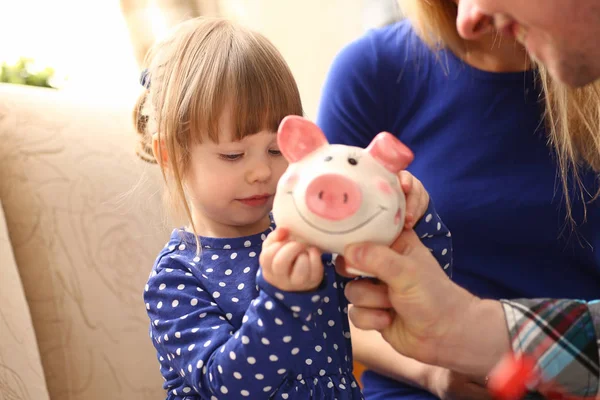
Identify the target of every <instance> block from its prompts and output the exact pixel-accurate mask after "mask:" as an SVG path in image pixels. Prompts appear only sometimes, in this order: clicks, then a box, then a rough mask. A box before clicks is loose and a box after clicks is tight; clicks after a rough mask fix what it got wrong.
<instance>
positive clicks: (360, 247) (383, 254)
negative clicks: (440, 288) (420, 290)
mask: <svg viewBox="0 0 600 400" xmlns="http://www.w3.org/2000/svg"><path fill="white" fill-rule="evenodd" d="M420 247H423V249H425V247H424V246H423V245H422V243H421V241H420V240H419V238H418V237H417V235H416V233H415V232H414V231H413V230H412V229H410V230H405V231H403V232H402V233H401V234H400V235H399V236H398V237H397V238H396V240H395V241H394V242H393V243H392V244H391V246H383V245H379V244H375V243H357V244H352V245H349V246H348V247H346V249H345V251H344V259H345V262H346V264H347V265H351V266H353V267H355V268H356V269H358V270H360V271H363V272H365V273H366V274H369V275H373V276H375V277H376V278H378V279H380V280H381V281H383V282H385V283H387V284H388V286H391V287H393V286H395V285H396V284H399V282H398V280H399V279H402V278H403V277H404V276H405V275H406V274H407V273H408V272H410V270H412V269H413V268H414V267H415V260H414V259H413V257H412V256H413V255H414V253H415V251H418V250H419V248H420ZM403 286H404V285H403Z"/></svg>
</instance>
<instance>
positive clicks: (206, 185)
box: [184, 109, 288, 237]
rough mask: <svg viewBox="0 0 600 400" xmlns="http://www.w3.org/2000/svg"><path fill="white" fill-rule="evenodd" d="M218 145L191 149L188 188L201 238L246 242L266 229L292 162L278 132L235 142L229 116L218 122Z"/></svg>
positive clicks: (208, 142)
mask: <svg viewBox="0 0 600 400" xmlns="http://www.w3.org/2000/svg"><path fill="white" fill-rule="evenodd" d="M219 128H220V132H219V143H214V142H212V141H209V140H207V141H205V142H204V143H202V144H195V145H193V146H192V147H191V149H190V151H191V157H190V165H189V168H188V169H187V171H186V174H185V178H184V181H185V182H184V183H185V188H186V191H187V194H188V197H189V200H190V205H191V208H192V217H193V219H194V224H195V225H196V229H197V231H198V232H197V233H198V234H200V235H207V236H222V237H227V236H230V237H231V236H243V235H249V234H254V233H258V232H260V231H262V230H264V229H267V227H268V225H269V223H270V221H269V217H268V215H269V212H270V211H271V208H272V206H273V197H274V195H275V190H276V188H277V182H278V181H279V178H280V177H281V175H282V174H283V173H284V171H285V169H286V168H287V165H288V164H287V161H286V160H285V158H284V157H283V156H282V155H281V152H280V151H279V147H278V146H277V135H276V133H274V132H268V131H261V132H258V133H256V134H253V135H249V136H245V137H244V138H243V139H242V140H240V141H233V140H232V138H233V127H232V123H231V118H230V111H229V110H228V109H225V110H224V112H223V114H222V115H221V118H220V120H219Z"/></svg>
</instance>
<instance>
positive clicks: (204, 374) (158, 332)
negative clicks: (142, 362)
mask: <svg viewBox="0 0 600 400" xmlns="http://www.w3.org/2000/svg"><path fill="white" fill-rule="evenodd" d="M199 283H200V281H199V280H198V279H196V277H194V276H193V274H192V273H190V272H188V271H185V270H184V269H177V268H164V269H161V270H159V271H158V272H157V274H156V275H154V276H152V277H151V278H150V279H149V282H148V286H147V288H146V289H147V290H146V292H145V301H146V307H147V312H148V314H149V316H150V319H151V335H152V339H153V340H154V341H155V344H156V346H157V348H159V349H160V353H162V354H166V355H167V356H166V358H167V359H168V360H169V362H170V365H172V366H173V368H174V369H176V371H177V372H178V373H179V375H180V376H181V377H182V378H183V379H184V380H185V382H186V384H187V387H185V388H183V390H182V391H183V393H178V394H179V395H185V394H188V393H190V392H195V393H198V394H200V397H201V398H207V399H208V398H211V397H212V396H214V397H217V398H218V399H240V398H244V397H249V398H268V397H269V395H270V394H271V393H274V392H275V391H276V390H277V388H278V386H279V385H281V384H282V382H283V381H284V380H285V379H286V378H287V376H286V374H287V373H288V368H289V367H290V360H289V357H290V354H292V355H293V354H297V353H298V352H299V351H300V348H301V347H302V335H306V334H307V332H308V331H309V329H308V327H307V326H306V325H304V323H303V322H302V321H301V320H300V318H297V316H294V313H293V312H292V311H290V309H289V308H287V307H286V306H284V305H282V304H281V303H280V301H279V300H278V299H277V298H272V297H271V296H269V295H268V294H267V293H265V292H264V291H260V292H259V296H258V297H257V298H256V299H254V300H253V301H251V302H250V307H249V308H248V309H247V311H246V313H245V314H244V316H243V319H242V321H241V326H237V327H235V326H234V325H233V323H232V322H231V316H230V315H227V314H225V313H224V312H223V311H221V309H220V308H219V307H218V306H217V304H216V299H215V298H213V296H212V294H210V293H208V292H207V291H206V290H204V288H203V287H200V286H199ZM308 302H309V303H311V304H312V299H311V297H308ZM190 394H192V393H190Z"/></svg>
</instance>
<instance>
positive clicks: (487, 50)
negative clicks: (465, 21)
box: [455, 33, 531, 72]
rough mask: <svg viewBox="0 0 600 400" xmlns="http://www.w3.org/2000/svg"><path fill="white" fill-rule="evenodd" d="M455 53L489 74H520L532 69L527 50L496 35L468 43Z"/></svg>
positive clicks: (515, 42)
mask: <svg viewBox="0 0 600 400" xmlns="http://www.w3.org/2000/svg"><path fill="white" fill-rule="evenodd" d="M455 53H456V55H457V56H458V57H459V58H461V59H462V60H463V61H464V62H466V63H467V64H469V65H470V66H472V67H474V68H477V69H480V70H483V71H488V72H520V71H526V70H528V69H530V68H531V61H530V58H529V56H528V55H527V52H526V51H525V48H524V47H523V46H522V45H520V44H519V43H518V42H517V41H516V40H514V39H512V38H506V37H502V36H501V35H499V34H496V33H490V34H488V35H485V36H483V37H481V38H480V39H478V40H470V41H467V42H465V46H464V47H463V49H459V50H458V51H455Z"/></svg>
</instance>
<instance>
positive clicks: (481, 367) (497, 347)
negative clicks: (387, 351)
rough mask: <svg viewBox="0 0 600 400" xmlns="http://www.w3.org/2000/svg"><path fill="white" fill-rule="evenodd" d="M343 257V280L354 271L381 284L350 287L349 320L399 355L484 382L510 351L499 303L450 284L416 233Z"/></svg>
mask: <svg viewBox="0 0 600 400" xmlns="http://www.w3.org/2000/svg"><path fill="white" fill-rule="evenodd" d="M344 255H345V257H338V259H337V260H336V268H337V269H338V272H339V273H341V274H342V275H346V276H348V275H349V274H348V273H347V271H346V269H347V268H354V269H358V270H360V271H364V272H365V273H367V274H370V275H373V276H375V277H376V278H378V279H379V280H380V281H381V282H374V281H373V280H372V279H360V280H356V281H352V282H350V283H348V285H347V286H346V289H345V291H346V297H347V298H348V300H349V301H350V302H351V303H353V305H354V307H352V308H351V310H350V318H351V319H352V322H353V323H354V324H355V325H356V326H357V327H358V328H361V329H375V330H378V331H380V332H381V334H382V336H383V338H384V339H385V340H386V341H388V342H389V343H390V344H391V345H392V347H394V348H395V349H396V350H397V351H398V352H400V353H401V354H403V355H405V356H408V357H411V358H414V359H416V360H418V361H421V362H424V363H426V364H432V365H437V366H441V367H445V368H449V369H452V370H456V371H457V372H462V373H466V374H469V375H477V376H479V375H481V376H485V375H486V374H487V373H488V372H489V371H490V370H491V368H492V367H493V366H494V365H495V364H496V362H497V361H498V360H499V359H500V358H501V356H502V355H504V354H505V352H507V351H508V350H509V344H508V332H507V331H506V326H505V323H504V315H503V312H502V307H501V305H500V303H499V302H496V301H485V300H484V301H482V300H480V299H479V298H477V297H476V296H474V295H472V294H470V293H469V292H467V291H466V290H464V289H463V288H461V287H460V286H458V285H456V284H455V283H453V282H452V281H451V280H450V279H449V278H448V276H447V275H446V274H445V273H444V271H443V270H442V268H441V267H440V266H439V265H438V263H437V261H436V260H435V258H434V257H433V255H432V254H431V252H430V251H429V250H428V249H427V248H426V247H425V246H424V245H423V244H422V243H421V241H420V240H419V238H418V237H417V236H416V234H415V232H414V231H412V230H406V231H404V232H403V233H402V234H401V235H400V236H399V237H398V239H396V241H395V242H394V243H393V244H392V246H391V247H386V246H381V245H376V244H372V243H362V244H355V245H351V246H348V248H347V249H346V251H345V252H344ZM482 352H484V353H485V355H482V354H481V353H482Z"/></svg>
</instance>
